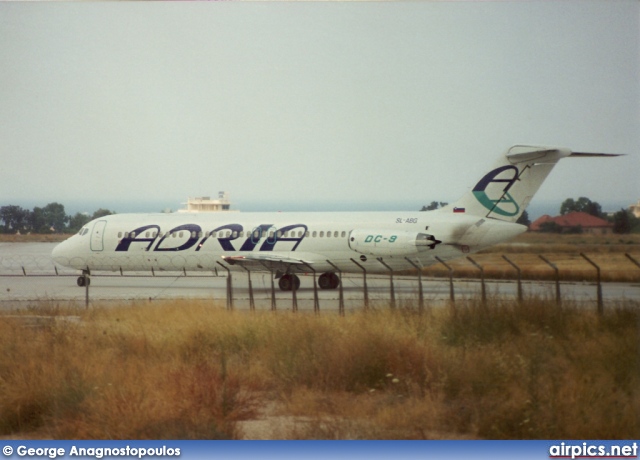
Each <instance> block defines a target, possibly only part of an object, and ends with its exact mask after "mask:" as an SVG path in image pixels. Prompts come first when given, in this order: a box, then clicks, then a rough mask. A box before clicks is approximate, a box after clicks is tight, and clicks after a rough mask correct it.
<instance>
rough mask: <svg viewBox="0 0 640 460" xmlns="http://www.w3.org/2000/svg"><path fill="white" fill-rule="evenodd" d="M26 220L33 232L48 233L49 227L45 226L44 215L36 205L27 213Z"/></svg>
mask: <svg viewBox="0 0 640 460" xmlns="http://www.w3.org/2000/svg"><path fill="white" fill-rule="evenodd" d="M27 221H28V224H29V225H28V229H29V231H31V232H34V233H50V232H51V230H49V227H47V221H46V219H45V216H44V211H43V209H42V208H40V207H38V206H36V207H35V208H33V211H31V212H30V213H29V217H28V219H27Z"/></svg>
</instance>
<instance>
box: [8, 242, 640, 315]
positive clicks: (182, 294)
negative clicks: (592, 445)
mask: <svg viewBox="0 0 640 460" xmlns="http://www.w3.org/2000/svg"><path fill="white" fill-rule="evenodd" d="M54 246H55V243H0V309H4V310H7V309H14V308H26V307H30V306H33V305H34V304H35V303H36V302H40V301H43V302H55V303H60V302H64V303H71V304H77V305H81V306H84V305H85V302H86V299H87V290H86V289H85V288H83V287H78V286H77V284H76V279H77V277H78V275H79V273H78V272H77V271H75V270H68V269H62V268H61V267H57V268H56V267H55V265H54V263H53V261H52V260H51V258H50V254H51V250H52V249H53V247H54ZM56 270H57V274H56ZM300 278H301V287H300V289H299V290H298V291H297V292H296V293H295V299H294V295H293V293H292V292H283V291H280V290H279V289H278V287H277V283H276V287H275V290H274V294H275V305H276V308H277V309H291V308H293V305H294V303H297V307H298V309H299V310H313V309H314V304H315V302H314V289H313V277H312V276H311V275H308V276H301V277H300ZM271 281H272V280H271V276H270V275H269V274H267V273H260V272H253V273H251V283H252V289H251V290H250V289H249V279H248V276H247V274H246V272H245V273H242V272H232V293H233V295H232V298H233V306H234V308H239V309H249V308H250V307H251V294H252V295H253V303H254V305H255V308H256V309H261V310H264V309H270V308H272V304H273V301H272V290H271ZM422 286H423V292H424V300H425V304H426V305H427V306H430V305H434V306H435V305H443V304H445V303H446V301H448V300H449V296H450V291H449V280H448V279H441V278H438V279H434V278H423V282H422ZM522 286H523V292H524V295H525V296H527V295H542V296H546V297H549V298H554V296H555V283H553V282H539V281H535V282H534V281H523V283H522ZM602 286H603V287H602V293H603V298H604V301H605V303H606V304H607V305H610V304H612V303H615V302H617V301H621V300H624V299H630V300H634V301H640V284H637V283H636V284H628V283H603V285H602ZM363 287H364V282H363V277H362V275H360V274H345V275H344V276H343V296H344V305H345V308H346V309H347V310H348V309H357V308H362V307H363V305H364V298H365V295H364V289H363ZM560 290H561V295H562V299H563V301H566V300H572V301H576V302H580V303H581V305H584V306H585V307H590V306H593V308H595V306H596V299H597V286H596V285H595V284H591V283H573V282H571V283H568V282H567V283H564V282H563V283H561V285H560ZM480 292H481V283H480V282H479V281H478V280H454V293H455V296H456V299H462V298H468V297H474V296H477V295H479V294H480ZM486 292H487V295H488V296H501V297H508V298H514V299H515V298H517V283H516V282H513V281H487V282H486ZM317 293H318V305H319V308H320V310H335V311H337V310H338V308H339V305H340V291H339V290H337V289H336V290H330V291H323V290H320V289H318V290H317ZM367 295H368V300H369V304H370V305H371V306H377V305H379V306H387V305H389V303H390V301H391V299H392V289H391V284H390V279H389V276H380V275H376V276H373V275H369V276H367ZM88 297H89V304H90V305H91V304H96V303H108V302H109V301H131V300H162V299H208V300H211V301H212V302H218V303H219V304H221V305H226V302H227V276H226V272H223V273H219V276H215V273H195V272H193V273H187V276H185V275H184V273H182V272H179V273H162V274H159V275H158V276H152V275H151V273H125V274H124V276H121V275H120V274H119V273H117V274H113V273H99V274H94V275H93V276H92V277H91V285H90V287H89V289H88ZM393 298H394V299H395V302H396V305H398V306H402V305H403V304H412V305H417V303H418V298H419V283H418V278H417V277H410V276H394V278H393Z"/></svg>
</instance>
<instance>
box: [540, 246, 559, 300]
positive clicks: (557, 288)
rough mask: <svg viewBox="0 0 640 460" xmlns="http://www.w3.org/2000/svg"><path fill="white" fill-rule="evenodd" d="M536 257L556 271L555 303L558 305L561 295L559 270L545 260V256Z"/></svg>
mask: <svg viewBox="0 0 640 460" xmlns="http://www.w3.org/2000/svg"><path fill="white" fill-rule="evenodd" d="M538 257H540V258H541V259H542V260H543V261H544V262H546V263H547V265H549V266H550V267H551V268H553V270H554V271H555V272H556V303H557V304H558V305H562V297H561V296H560V270H558V267H556V265H555V264H553V263H551V262H550V261H549V260H547V258H546V257H545V256H543V255H539V256H538Z"/></svg>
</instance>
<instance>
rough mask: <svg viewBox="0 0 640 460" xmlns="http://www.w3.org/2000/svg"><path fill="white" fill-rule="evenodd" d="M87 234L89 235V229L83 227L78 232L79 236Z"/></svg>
mask: <svg viewBox="0 0 640 460" xmlns="http://www.w3.org/2000/svg"><path fill="white" fill-rule="evenodd" d="M87 233H89V229H88V228H87V227H82V228H81V229H80V231H79V232H78V235H80V236H83V235H86V234H87Z"/></svg>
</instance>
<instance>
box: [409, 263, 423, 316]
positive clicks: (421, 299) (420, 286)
mask: <svg viewBox="0 0 640 460" xmlns="http://www.w3.org/2000/svg"><path fill="white" fill-rule="evenodd" d="M405 259H406V261H407V262H409V263H410V264H411V265H413V267H414V268H415V269H416V270H418V287H419V289H418V308H419V310H420V312H423V311H424V294H423V292H422V268H420V267H419V266H418V265H417V264H415V263H414V262H413V261H412V260H411V259H409V258H408V257H405Z"/></svg>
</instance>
